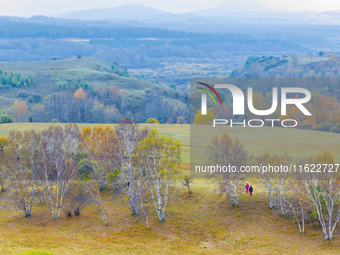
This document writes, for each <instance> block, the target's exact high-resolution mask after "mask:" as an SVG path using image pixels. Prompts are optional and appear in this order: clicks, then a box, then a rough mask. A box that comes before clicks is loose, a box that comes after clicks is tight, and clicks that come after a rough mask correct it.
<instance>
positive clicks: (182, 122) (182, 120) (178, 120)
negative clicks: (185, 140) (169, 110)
mask: <svg viewBox="0 0 340 255" xmlns="http://www.w3.org/2000/svg"><path fill="white" fill-rule="evenodd" d="M177 124H187V122H186V121H185V119H184V117H183V116H180V117H177Z"/></svg>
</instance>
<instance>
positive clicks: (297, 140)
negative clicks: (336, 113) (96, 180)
mask: <svg viewBox="0 0 340 255" xmlns="http://www.w3.org/2000/svg"><path fill="white" fill-rule="evenodd" d="M49 125H51V124H50V123H32V124H30V123H12V124H1V125H0V136H8V134H9V132H10V131H11V130H21V131H25V130H29V129H35V130H38V131H41V130H43V129H46V128H48V126H49ZM58 125H61V126H64V125H65V124H58ZM78 125H79V127H80V128H83V127H84V126H90V127H93V126H98V125H100V126H110V127H113V128H114V126H115V125H114V124H113V125H108V124H78ZM144 126H148V127H149V128H155V129H157V130H158V131H159V133H160V134H161V135H164V136H168V137H172V138H173V139H177V140H179V141H180V143H181V144H182V160H183V161H184V163H189V162H190V125H171V124H169V125H168V124H163V125H155V124H149V125H147V124H141V127H144ZM204 128H206V131H205V132H202V139H204V141H209V139H210V138H208V137H207V136H209V135H212V134H210V133H211V132H210V131H211V127H210V126H206V127H204ZM223 131H226V132H228V133H229V135H230V136H231V137H233V138H236V137H237V138H239V139H240V141H241V142H242V143H243V144H244V146H245V148H246V150H248V153H249V155H252V156H255V157H256V156H260V155H262V154H263V153H265V152H270V153H276V154H284V153H285V152H287V153H288V155H289V156H291V157H293V161H294V162H297V161H298V160H299V159H303V158H307V157H309V156H316V155H317V154H318V153H320V152H323V151H325V150H329V151H330V152H331V153H332V154H333V155H334V157H335V160H336V162H337V163H340V146H339V144H340V135H339V134H336V133H330V132H321V131H310V130H303V129H289V128H270V127H263V128H249V127H246V128H244V127H233V128H225V127H224V128H220V127H219V128H218V133H216V134H221V133H222V132H223ZM201 146H204V147H206V146H209V144H208V143H206V144H201Z"/></svg>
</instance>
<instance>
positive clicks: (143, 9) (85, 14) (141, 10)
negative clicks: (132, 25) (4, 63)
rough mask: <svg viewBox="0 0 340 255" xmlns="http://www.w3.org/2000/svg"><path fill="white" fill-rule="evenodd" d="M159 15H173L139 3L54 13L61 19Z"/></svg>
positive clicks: (123, 17) (138, 17)
mask: <svg viewBox="0 0 340 255" xmlns="http://www.w3.org/2000/svg"><path fill="white" fill-rule="evenodd" d="M161 15H174V14H172V13H169V12H165V11H162V10H159V9H157V8H154V7H149V6H145V5H141V4H125V5H120V6H117V7H113V8H107V9H91V10H83V11H76V12H71V13H65V14H56V15H53V16H54V17H58V18H63V19H83V20H105V19H143V18H153V17H160V16H161Z"/></svg>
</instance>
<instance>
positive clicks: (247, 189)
mask: <svg viewBox="0 0 340 255" xmlns="http://www.w3.org/2000/svg"><path fill="white" fill-rule="evenodd" d="M248 191H249V184H248V183H247V185H246V193H247V194H248Z"/></svg>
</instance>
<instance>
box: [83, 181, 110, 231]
mask: <svg viewBox="0 0 340 255" xmlns="http://www.w3.org/2000/svg"><path fill="white" fill-rule="evenodd" d="M86 190H87V192H88V193H89V194H90V199H91V200H92V202H93V203H94V204H95V205H96V206H97V207H98V209H99V211H100V214H101V216H102V219H103V221H104V223H105V225H107V218H106V214H105V208H104V202H103V199H102V197H101V193H100V187H99V186H98V182H89V183H88V184H87V186H86Z"/></svg>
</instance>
